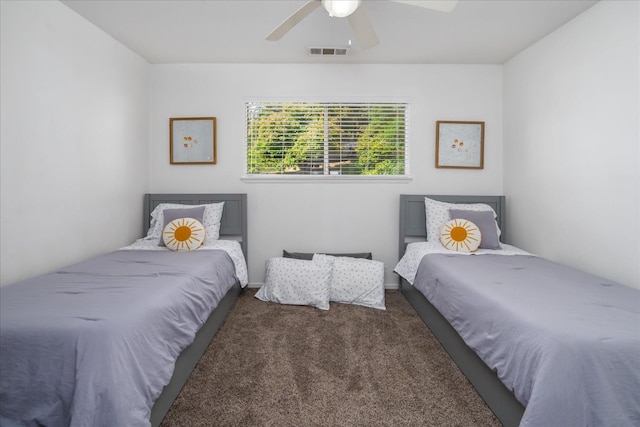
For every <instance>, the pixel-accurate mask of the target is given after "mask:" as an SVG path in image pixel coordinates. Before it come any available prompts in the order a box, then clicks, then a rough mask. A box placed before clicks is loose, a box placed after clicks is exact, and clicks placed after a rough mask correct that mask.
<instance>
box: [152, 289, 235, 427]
mask: <svg viewBox="0 0 640 427" xmlns="http://www.w3.org/2000/svg"><path fill="white" fill-rule="evenodd" d="M241 292H242V288H241V286H240V283H239V282H236V284H235V285H233V287H232V288H231V289H229V291H228V292H227V294H226V295H225V296H224V297H223V298H222V300H220V303H218V306H217V307H216V309H215V310H213V312H211V315H210V316H209V318H208V319H207V321H206V322H205V324H204V325H203V326H202V328H201V329H200V330H199V331H198V333H197V334H196V337H195V339H194V340H193V343H191V345H189V346H188V347H187V348H185V349H184V350H183V351H182V353H181V354H180V356H179V357H178V360H176V366H175V370H174V372H173V376H172V377H171V380H170V381H169V384H167V385H166V386H165V388H164V390H163V391H162V393H161V394H160V397H158V399H157V400H156V402H155V404H154V405H153V408H152V409H151V417H150V420H151V425H152V426H153V427H157V426H159V425H160V423H161V422H162V420H163V419H164V416H165V415H166V414H167V412H168V411H169V408H171V405H172V404H173V402H174V400H176V398H177V397H178V394H180V391H181V390H182V387H183V386H184V385H185V384H186V382H187V380H188V379H189V377H190V376H191V372H192V371H193V369H194V368H195V367H196V365H197V364H198V361H199V360H200V358H201V357H202V355H203V354H204V352H205V350H206V349H207V347H208V346H209V343H210V342H211V340H212V339H213V337H214V335H215V334H216V332H217V331H218V329H219V328H220V326H222V323H223V322H224V319H225V318H226V317H227V314H229V311H231V308H232V307H233V305H234V304H235V302H236V300H237V299H238V296H239V295H240V293H241Z"/></svg>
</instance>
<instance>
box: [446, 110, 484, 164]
mask: <svg viewBox="0 0 640 427" xmlns="http://www.w3.org/2000/svg"><path fill="white" fill-rule="evenodd" d="M436 167H437V168H454V169H484V122H456V121H453V122H449V121H442V120H439V121H437V122H436Z"/></svg>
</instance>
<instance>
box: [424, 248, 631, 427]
mask: <svg viewBox="0 0 640 427" xmlns="http://www.w3.org/2000/svg"><path fill="white" fill-rule="evenodd" d="M414 286H415V287H416V288H417V289H418V290H420V291H421V292H422V293H423V294H424V295H425V296H426V298H427V299H428V300H429V301H430V302H431V303H432V304H433V305H434V306H435V307H436V308H437V309H438V310H439V311H440V312H441V313H442V314H443V316H444V317H445V318H446V319H447V320H448V321H449V323H451V325H452V326H453V327H454V328H455V329H456V330H457V331H458V333H459V334H460V336H461V337H462V338H463V339H464V341H465V342H466V343H467V345H469V347H471V348H472V349H473V350H474V351H475V352H476V353H477V354H478V355H479V356H480V358H481V359H482V360H483V361H484V362H485V363H486V364H487V365H488V366H489V367H490V368H491V369H493V370H495V371H496V372H497V374H498V376H499V377H500V379H501V380H502V382H503V383H504V384H505V385H506V386H507V387H508V388H509V389H510V390H512V391H513V393H514V394H515V396H516V398H517V399H518V400H519V401H520V402H521V403H522V404H523V405H525V406H526V409H525V413H524V416H523V418H522V420H521V424H520V425H521V426H531V427H533V426H536V427H539V426H545V427H553V426H558V427H566V426H639V425H640V291H638V290H636V289H632V288H629V287H626V286H623V285H620V284H617V283H612V282H611V281H608V280H604V279H601V278H598V277H595V276H592V275H589V274H586V273H584V272H581V271H578V270H574V269H571V268H568V267H564V266H562V265H559V264H556V263H553V262H551V261H548V260H545V259H543V258H539V257H535V256H519V255H514V256H498V255H482V256H462V255H444V254H430V255H426V256H425V257H424V258H423V259H422V261H421V262H420V266H419V268H418V273H417V275H416V278H415V281H414Z"/></svg>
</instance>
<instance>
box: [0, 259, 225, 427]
mask: <svg viewBox="0 0 640 427" xmlns="http://www.w3.org/2000/svg"><path fill="white" fill-rule="evenodd" d="M236 281H237V277H236V272H235V266H234V263H233V261H232V259H231V257H230V256H229V254H228V253H227V252H226V251H223V250H199V251H191V252H170V251H167V250H164V251H155V250H153V251H150V250H120V251H115V252H111V253H108V254H105V255H102V256H98V257H95V258H92V259H89V260H87V261H84V262H82V263H79V264H75V265H72V266H70V267H67V268H63V269H60V270H58V271H56V272H53V273H51V274H46V275H43V276H39V277H36V278H33V279H29V280H26V281H24V282H20V283H17V284H14V285H9V286H6V287H3V288H0V424H1V425H3V426H5V425H6V426H12V425H47V426H68V425H71V426H148V425H150V423H149V416H150V412H151V408H152V406H153V403H154V401H155V400H156V399H157V398H158V396H159V395H160V393H161V392H162V389H163V387H164V386H165V385H166V384H167V383H168V382H169V380H170V378H171V376H172V373H173V368H174V363H175V361H176V359H177V357H178V355H179V354H180V352H181V351H182V350H183V349H184V348H186V347H187V346H188V345H189V344H190V343H191V342H192V341H193V339H194V336H195V334H196V332H197V331H198V329H199V328H200V326H201V325H202V324H203V323H204V322H205V321H206V319H207V317H208V316H209V314H210V313H211V312H212V310H213V309H214V308H215V307H216V306H217V304H218V302H219V301H220V300H221V299H222V298H223V297H224V295H225V294H226V293H227V291H228V290H229V289H230V288H231V287H232V286H233V285H234V284H235V283H236Z"/></svg>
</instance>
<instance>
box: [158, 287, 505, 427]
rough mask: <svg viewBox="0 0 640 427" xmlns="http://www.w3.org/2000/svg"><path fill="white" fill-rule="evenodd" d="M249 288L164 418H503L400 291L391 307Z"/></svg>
mask: <svg viewBox="0 0 640 427" xmlns="http://www.w3.org/2000/svg"><path fill="white" fill-rule="evenodd" d="M254 294H255V290H248V291H246V292H244V293H243V294H242V295H241V296H240V298H239V299H238V301H237V302H236V304H235V306H234V307H233V309H232V310H231V313H230V314H229V316H228V317H227V319H226V320H225V323H224V324H223V325H222V327H221V328H220V330H219V331H218V333H217V335H216V336H215V338H214V340H213V341H212V343H211V344H210V345H209V348H208V349H207V351H206V352H205V354H204V356H203V357H202V359H201V360H200V362H199V364H198V366H196V369H195V371H194V373H193V374H192V375H191V378H190V379H189V381H188V382H187V384H186V385H185V387H184V388H183V389H182V392H181V393H180V395H179V396H178V398H177V399H176V401H175V402H174V404H173V406H172V407H171V409H170V411H169V413H168V414H167V416H166V417H165V419H164V421H163V423H162V427H172V426H176V427H178V426H179V427H191V426H374V425H375V426H500V423H499V422H498V420H497V419H496V418H495V417H494V415H493V413H492V412H491V410H490V409H489V408H488V407H487V406H486V405H485V403H484V401H483V400H482V399H481V398H480V397H479V395H478V394H477V393H476V391H475V389H474V388H473V386H471V384H470V383H469V382H468V381H467V379H466V378H465V377H464V376H463V375H462V373H461V372H460V370H459V369H458V367H457V366H456V365H455V364H454V362H453V361H452V360H451V359H450V358H449V356H448V355H447V353H446V352H445V350H443V349H442V347H441V346H440V344H439V343H438V341H437V340H436V339H435V337H433V335H432V334H431V333H430V332H429V330H428V328H427V327H426V326H425V325H424V323H423V322H422V320H421V319H420V318H419V317H418V315H417V314H416V313H415V311H414V310H413V308H412V307H411V306H410V305H409V303H408V302H407V301H406V300H405V298H404V297H403V296H402V295H401V294H400V293H399V292H398V291H387V293H386V305H387V310H386V311H380V310H374V309H370V308H364V307H359V306H353V305H345V304H334V303H331V309H330V310H329V311H321V310H318V309H315V308H311V307H298V306H286V305H278V304H274V303H266V302H262V301H259V300H258V299H256V298H255V297H254Z"/></svg>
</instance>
